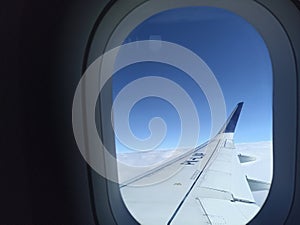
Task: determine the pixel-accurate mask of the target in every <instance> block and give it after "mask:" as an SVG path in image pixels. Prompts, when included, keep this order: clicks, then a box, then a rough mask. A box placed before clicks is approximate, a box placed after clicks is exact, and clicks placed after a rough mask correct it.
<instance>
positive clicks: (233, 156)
mask: <svg viewBox="0 0 300 225" xmlns="http://www.w3.org/2000/svg"><path fill="white" fill-rule="evenodd" d="M242 106H243V103H239V104H238V105H237V106H236V108H235V109H234V111H233V112H232V114H231V115H230V117H229V118H228V120H227V121H226V123H225V125H224V126H223V127H222V129H221V130H220V132H219V133H218V134H217V135H216V136H215V137H214V138H213V139H212V140H210V141H209V142H207V143H205V144H203V145H202V146H199V147H197V148H195V149H191V150H188V151H186V152H185V153H183V154H181V155H179V156H176V157H174V158H173V159H171V160H170V161H168V162H166V163H164V164H162V165H160V166H158V167H156V168H153V169H150V170H148V171H146V172H142V173H141V174H139V175H137V176H134V177H131V178H130V179H128V180H126V181H124V182H122V183H121V184H120V190H121V194H122V198H123V200H124V203H125V205H126V206H127V208H128V210H129V211H130V213H131V214H132V215H133V216H134V218H135V219H136V220H137V221H138V222H140V223H141V224H147V225H154V224H155V225H160V224H168V225H169V224H172V225H175V224H178V225H180V224H190V225H193V224H195V225H196V224H212V225H215V224H218V225H219V224H230V225H242V224H246V223H247V222H249V220H251V219H252V218H253V217H254V215H256V213H257V212H258V211H259V206H258V205H256V203H255V200H254V198H253V195H252V191H251V189H250V185H249V179H248V178H247V177H246V176H245V174H244V173H243V170H242V168H241V161H240V157H241V156H240V155H238V154H237V152H236V149H235V146H234V142H233V135H234V132H235V128H236V124H237V121H238V118H239V116H240V112H241V109H242ZM251 181H252V182H251V183H253V184H255V185H254V186H255V187H256V188H257V187H260V186H263V184H262V183H259V182H256V181H253V180H251ZM264 188H265V186H264Z"/></svg>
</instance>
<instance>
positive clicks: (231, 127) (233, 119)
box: [219, 102, 244, 133]
mask: <svg viewBox="0 0 300 225" xmlns="http://www.w3.org/2000/svg"><path fill="white" fill-rule="evenodd" d="M243 104H244V103H243V102H240V103H238V104H237V106H236V107H235V109H234V110H233V112H232V113H231V115H230V116H229V118H228V119H227V121H226V123H225V125H224V127H223V128H222V129H221V131H220V132H219V133H234V131H235V127H236V124H237V122H238V120H239V117H240V113H241V111H242V108H243Z"/></svg>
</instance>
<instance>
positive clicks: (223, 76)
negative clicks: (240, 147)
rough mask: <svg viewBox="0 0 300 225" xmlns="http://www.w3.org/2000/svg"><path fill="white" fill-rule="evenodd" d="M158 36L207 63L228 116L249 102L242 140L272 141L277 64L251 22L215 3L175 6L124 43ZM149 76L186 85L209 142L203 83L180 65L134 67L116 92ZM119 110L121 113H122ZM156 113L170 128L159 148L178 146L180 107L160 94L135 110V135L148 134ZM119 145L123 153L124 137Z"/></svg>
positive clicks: (117, 78)
mask: <svg viewBox="0 0 300 225" xmlns="http://www.w3.org/2000/svg"><path fill="white" fill-rule="evenodd" d="M153 36H155V37H160V38H161V40H163V41H168V42H173V43H177V44H179V45H182V46H184V47H186V48H188V49H190V50H192V51H193V52H195V53H196V54H197V55H199V56H200V57H201V58H202V59H203V60H204V61H205V63H206V64H207V65H208V66H209V67H210V69H211V70H212V71H213V73H214V74H215V76H216V78H217V80H218V82H219V84H220V86H221V88H222V91H223V94H224V97H225V102H226V108H227V114H230V113H231V111H232V110H233V108H234V107H235V106H236V104H237V103H238V102H240V101H243V102H244V108H243V111H242V114H241V117H240V121H239V123H238V127H237V130H236V134H235V141H236V143H240V142H256V141H267V140H271V139H272V65H271V61H270V57H269V54H268V50H267V47H266V46H265V44H264V41H263V40H262V38H261V36H260V35H259V33H258V32H257V31H256V30H255V29H254V28H253V27H252V26H251V25H250V24H249V23H248V22H247V21H245V20H244V19H242V18H241V17H239V16H237V15H235V14H233V13H231V12H229V11H225V10H222V9H217V8H210V7H189V8H181V9H175V10H169V11H165V12H162V13H159V14H156V15H154V16H152V17H150V18H148V19H147V20H146V21H144V22H142V23H141V24H140V25H139V26H138V27H136V28H135V29H134V30H133V31H132V32H131V33H130V35H129V36H128V37H127V38H126V40H124V43H128V42H132V41H136V40H149V39H151V37H153ZM183 60H184V59H183ZM149 75H151V76H161V77H164V78H167V79H170V80H172V81H174V82H176V83H178V84H179V85H180V86H181V87H183V88H184V89H185V91H186V92H187V93H188V94H189V95H190V97H191V98H192V99H193V101H194V104H195V106H196V108H197V110H198V115H199V120H200V126H201V129H200V135H199V143H202V142H204V141H205V140H207V139H208V138H209V134H210V128H211V127H210V125H211V124H210V123H211V118H210V109H209V106H208V103H207V100H206V98H205V96H204V94H203V92H202V91H201V89H200V88H199V87H198V86H197V84H196V83H195V82H194V81H193V80H192V79H191V78H190V77H189V76H188V75H187V74H185V73H184V72H183V71H181V70H179V69H177V68H176V67H173V66H170V65H166V64H162V63H154V62H143V63H138V64H133V65H131V66H128V67H126V68H124V69H122V70H120V71H119V72H117V73H116V74H115V75H114V77H113V96H114V97H115V96H116V95H117V94H118V93H119V91H120V90H122V88H124V87H125V86H126V85H127V84H129V83H130V82H132V81H134V80H135V79H138V78H141V77H143V76H149ZM114 113H115V115H114V116H115V117H116V116H118V113H122V112H114ZM153 117H161V118H163V119H164V120H165V123H166V124H167V126H168V132H167V135H166V138H165V140H164V141H163V142H162V144H161V145H160V146H159V147H160V148H172V146H173V147H174V146H176V143H177V140H178V138H179V137H180V119H179V116H178V113H177V112H176V110H175V109H174V107H173V106H172V105H171V104H170V103H168V102H167V101H165V100H163V99H160V98H155V97H149V98H145V99H143V100H141V101H139V102H138V103H137V104H136V105H135V106H134V107H133V108H132V110H131V114H130V118H129V124H130V126H131V129H132V131H133V133H134V134H135V135H136V136H137V137H139V138H147V137H148V136H149V135H150V132H149V130H148V123H149V121H150V120H151V118H153ZM115 125H116V126H117V125H118V124H115ZM116 146H117V151H125V150H126V148H125V147H124V146H122V145H121V144H120V143H119V142H118V141H116Z"/></svg>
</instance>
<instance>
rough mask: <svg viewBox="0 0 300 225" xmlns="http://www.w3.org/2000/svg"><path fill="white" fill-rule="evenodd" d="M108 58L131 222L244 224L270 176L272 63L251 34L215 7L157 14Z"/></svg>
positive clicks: (122, 182)
mask: <svg viewBox="0 0 300 225" xmlns="http://www.w3.org/2000/svg"><path fill="white" fill-rule="evenodd" d="M116 55H117V56H116V60H115V63H114V67H115V71H116V72H115V73H114V75H113V77H112V98H113V110H112V118H113V119H112V124H113V127H114V132H115V146H116V153H117V160H118V177H119V180H118V182H119V188H120V192H121V196H122V199H123V201H124V203H125V205H126V207H127V209H128V210H129V212H130V213H131V214H132V216H133V217H134V218H135V219H136V220H137V221H138V222H139V223H141V224H206V223H207V224H246V223H248V222H249V221H251V219H252V218H253V217H254V216H255V215H256V214H257V213H258V212H259V210H260V208H261V207H262V206H263V204H264V202H265V200H266V198H267V196H268V193H269V190H270V185H271V182H272V174H273V134H272V130H273V124H272V121H273V115H272V109H273V105H272V102H273V80H272V78H273V72H272V62H271V59H270V56H269V51H268V48H267V46H266V44H265V42H264V40H263V38H262V37H261V36H260V34H259V33H258V32H257V31H256V29H255V28H254V27H253V26H252V25H251V24H250V23H248V22H247V21H246V20H245V19H243V18H242V17H240V16H238V15H237V14H234V13H232V12H230V11H227V10H225V9H221V8H216V7H185V8H177V9H172V10H166V11H163V12H160V13H157V14H155V15H153V16H151V17H149V18H147V19H146V20H144V21H143V22H142V23H140V24H139V25H138V26H136V27H135V28H134V29H133V30H132V31H131V32H130V33H129V35H127V37H126V38H125V40H124V41H123V45H122V46H121V47H120V48H119V50H118V51H117V52H116ZM124 65H126V66H124Z"/></svg>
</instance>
